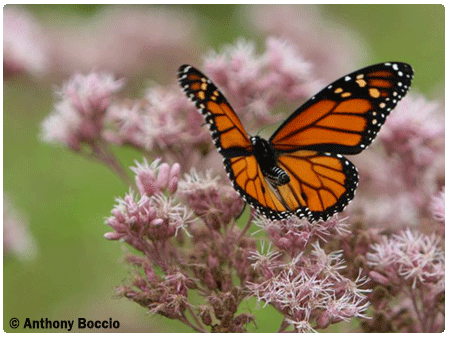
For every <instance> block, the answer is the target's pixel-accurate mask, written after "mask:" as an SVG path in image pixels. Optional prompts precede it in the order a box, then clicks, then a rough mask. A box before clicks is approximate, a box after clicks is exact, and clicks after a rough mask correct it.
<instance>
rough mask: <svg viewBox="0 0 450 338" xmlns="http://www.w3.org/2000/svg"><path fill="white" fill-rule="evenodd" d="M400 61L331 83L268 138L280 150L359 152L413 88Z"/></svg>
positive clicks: (407, 69) (408, 72) (408, 68)
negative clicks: (410, 88)
mask: <svg viewBox="0 0 450 338" xmlns="http://www.w3.org/2000/svg"><path fill="white" fill-rule="evenodd" d="M412 77H413V70H412V68H411V66H410V65H408V64H406V63H401V62H389V63H382V64H377V65H373V66H370V67H367V68H363V69H361V70H358V71H356V72H353V73H351V74H349V75H347V76H344V77H342V78H341V79H339V80H337V81H335V82H334V83H332V84H331V85H329V86H328V87H326V88H325V89H323V90H322V91H320V92H319V93H318V94H317V95H315V96H313V97H312V98H311V99H310V100H309V101H307V102H306V103H305V104H304V105H302V106H301V107H300V108H298V109H297V110H296V111H295V112H294V113H293V114H292V115H291V116H290V117H289V118H288V119H287V120H286V121H285V122H284V123H283V124H282V125H281V126H280V127H279V128H278V130H277V131H275V133H274V134H273V135H272V137H271V138H270V140H269V141H270V142H271V143H272V145H273V147H274V148H275V149H276V150H278V151H281V152H286V151H295V150H299V149H310V150H317V151H323V152H331V153H334V154H357V153H359V152H361V151H362V150H363V149H365V148H366V147H367V146H368V145H369V144H370V143H371V142H372V140H373V139H374V138H375V136H376V134H377V133H378V131H379V130H380V127H381V126H382V125H383V123H384V121H385V120H386V117H387V116H388V115H389V113H390V111H391V110H392V109H394V107H395V106H396V104H397V102H398V101H400V99H401V98H402V97H403V96H404V95H405V94H406V92H407V91H408V89H409V87H410V86H411V80H412Z"/></svg>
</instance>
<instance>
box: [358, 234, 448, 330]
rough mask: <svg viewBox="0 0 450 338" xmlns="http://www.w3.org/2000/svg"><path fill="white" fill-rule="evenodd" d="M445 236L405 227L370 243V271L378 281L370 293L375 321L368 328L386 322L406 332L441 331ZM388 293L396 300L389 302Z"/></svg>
mask: <svg viewBox="0 0 450 338" xmlns="http://www.w3.org/2000/svg"><path fill="white" fill-rule="evenodd" d="M442 245H443V243H442V239H441V238H440V237H439V236H437V235H435V234H432V235H430V236H426V235H423V234H421V233H419V232H417V231H412V230H409V229H407V230H405V231H402V232H400V233H399V234H398V235H396V234H394V235H392V236H390V237H386V236H383V237H382V239H381V241H380V242H379V243H376V244H373V245H371V247H370V252H368V253H367V255H366V256H367V264H368V266H369V267H370V268H371V269H372V271H370V273H369V275H370V277H371V278H372V279H373V280H374V281H375V282H376V283H377V284H378V286H379V288H378V291H377V293H374V294H373V295H372V296H371V300H372V303H373V308H374V310H375V314H374V319H376V322H375V320H374V321H367V322H366V323H365V325H366V328H367V329H369V328H372V327H373V326H374V325H386V327H388V326H389V327H390V329H391V330H393V331H394V330H395V331H400V332H401V331H407V332H442V330H443V327H444V303H443V300H444V292H445V289H444V288H445V283H444V277H445V262H444V250H443V247H442ZM382 293H386V294H388V295H389V296H390V297H392V298H394V299H396V300H397V302H392V303H390V304H388V303H386V298H387V297H386V296H383V297H381V294H382Z"/></svg>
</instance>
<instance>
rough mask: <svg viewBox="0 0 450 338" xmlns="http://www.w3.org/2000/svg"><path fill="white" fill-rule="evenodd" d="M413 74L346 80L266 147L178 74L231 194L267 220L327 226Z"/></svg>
mask: <svg viewBox="0 0 450 338" xmlns="http://www.w3.org/2000/svg"><path fill="white" fill-rule="evenodd" d="M413 74H414V72H413V69H412V67H411V66H410V65H409V64H406V63H402V62H386V63H380V64H376V65H372V66H369V67H366V68H363V69H360V70H358V71H355V72H353V73H350V74H348V75H346V76H344V77H342V78H340V79H338V80H337V81H335V82H333V83H332V84H330V85H329V86H327V87H325V88H324V89H322V90H321V91H320V92H319V93H317V94H316V95H314V96H313V97H312V98H310V99H309V100H308V101H306V102H305V103H304V104H303V105H302V106H300V107H299V108H298V109H297V110H295V111H294V112H293V113H292V115H291V116H289V117H288V118H287V119H286V120H285V121H284V122H283V123H282V124H281V125H280V127H279V128H278V129H277V130H276V131H275V132H274V133H273V134H272V136H271V137H270V138H269V139H268V140H266V139H264V138H262V137H260V136H250V135H248V134H247V132H246V131H245V129H244V126H243V125H242V123H241V121H240V120H239V117H238V116H237V115H236V113H235V112H234V110H233V108H232V107H231V105H230V104H229V103H228V101H227V99H226V98H225V97H224V96H223V94H222V93H221V92H220V91H219V90H218V89H217V87H216V86H215V85H214V84H213V83H212V82H211V80H210V79H208V78H207V77H206V76H205V75H204V74H202V73H201V72H200V71H198V70H197V69H195V68H194V67H192V66H189V65H183V66H181V67H180V68H179V70H178V80H179V82H180V85H181V87H182V88H183V90H184V91H185V93H186V95H187V96H188V97H189V98H190V99H191V100H192V101H193V102H194V103H195V105H196V107H197V109H198V110H199V111H200V112H201V113H202V114H203V116H204V118H205V120H206V122H207V124H208V125H209V129H210V131H211V135H212V138H213V141H214V144H215V146H216V147H217V150H218V151H219V153H220V154H221V155H222V156H223V162H224V166H225V169H226V172H227V174H228V177H229V178H230V180H231V182H232V184H233V186H234V188H235V189H236V191H237V192H238V193H239V194H240V195H241V196H242V197H243V199H244V200H245V201H246V202H247V203H248V204H250V205H251V206H252V207H253V208H254V209H256V210H257V211H258V212H259V213H260V214H262V215H264V216H266V217H267V218H269V219H272V220H275V219H285V218H288V217H291V216H293V215H296V216H298V217H299V218H302V217H307V218H308V220H309V221H311V222H312V221H318V220H323V221H325V220H327V219H328V218H329V217H331V216H332V215H334V214H335V213H337V212H340V211H342V210H343V209H344V208H345V206H347V204H348V203H349V202H350V201H351V200H352V199H353V197H354V194H355V190H356V187H357V185H358V171H357V169H356V167H355V166H354V165H353V164H352V163H351V162H350V161H349V160H348V159H347V158H345V157H344V156H343V154H348V155H353V154H358V153H359V152H361V151H362V150H364V149H365V148H366V147H367V146H368V145H369V144H370V143H371V142H372V140H373V139H374V138H375V136H376V135H377V133H378V131H379V130H380V128H381V126H382V125H383V123H384V122H385V120H386V117H387V116H388V115H389V113H390V112H391V110H392V109H394V107H395V106H396V104H397V103H398V101H399V100H400V99H401V98H403V97H404V96H405V94H406V92H407V91H408V89H409V88H410V86H411V80H412V78H413Z"/></svg>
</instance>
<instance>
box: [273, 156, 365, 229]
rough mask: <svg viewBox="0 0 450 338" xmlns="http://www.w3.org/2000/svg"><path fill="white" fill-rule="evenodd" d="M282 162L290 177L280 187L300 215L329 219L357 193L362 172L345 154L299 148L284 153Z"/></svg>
mask: <svg viewBox="0 0 450 338" xmlns="http://www.w3.org/2000/svg"><path fill="white" fill-rule="evenodd" d="M278 165H279V166H280V168H281V169H283V170H284V171H285V172H286V173H287V174H288V175H289V177H290V181H289V183H288V184H285V185H281V186H277V187H276V189H277V190H278V193H279V196H280V198H281V199H282V200H283V203H284V204H286V205H287V206H288V208H289V210H292V211H293V212H294V213H295V214H296V215H297V216H298V217H305V216H306V217H308V219H309V220H310V221H317V220H320V219H322V220H326V219H328V218H329V217H330V216H332V215H334V214H335V213H337V212H340V211H342V210H343V209H344V208H345V206H346V205H347V204H348V203H349V202H350V201H351V200H352V199H353V197H354V194H355V190H356V187H357V185H358V172H357V170H356V167H355V166H354V165H353V164H352V163H351V162H350V161H349V160H348V159H346V158H345V157H344V156H342V155H332V154H330V153H321V152H317V151H313V150H298V151H295V152H291V153H285V154H282V155H280V156H279V157H278Z"/></svg>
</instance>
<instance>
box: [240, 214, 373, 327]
mask: <svg viewBox="0 0 450 338" xmlns="http://www.w3.org/2000/svg"><path fill="white" fill-rule="evenodd" d="M258 224H259V225H260V226H262V227H263V228H264V229H265V230H266V231H267V233H268V235H269V238H270V240H271V242H270V243H271V244H274V246H275V248H276V249H274V250H271V249H270V246H269V248H268V249H267V251H266V252H262V253H260V252H255V253H254V254H253V256H252V257H251V259H252V260H253V261H254V262H253V268H254V269H255V270H256V271H257V275H258V276H259V280H258V281H257V282H252V283H250V282H249V283H248V288H249V291H250V294H252V295H254V296H256V297H257V299H258V300H260V301H263V302H264V303H265V304H266V305H268V304H270V305H272V306H273V307H275V308H276V309H277V310H278V311H279V312H281V313H282V314H283V315H284V321H283V323H282V325H281V327H280V331H286V329H287V327H288V326H289V325H292V326H293V330H294V332H312V331H315V330H316V329H319V328H321V329H323V328H326V327H327V326H328V325H330V324H334V323H337V322H340V321H348V320H350V319H351V318H354V317H366V314H365V313H366V310H367V308H368V306H369V302H368V301H367V297H366V295H365V293H367V292H370V290H369V289H365V288H364V289H363V288H361V286H363V285H364V284H365V283H366V282H367V281H368V279H367V276H363V275H362V274H361V271H360V274H359V275H358V276H357V278H356V279H355V280H350V279H349V278H347V277H345V274H344V271H345V268H346V264H345V261H344V260H343V258H342V256H343V253H342V251H332V252H330V253H327V252H325V250H324V249H323V248H321V246H320V244H319V242H318V239H319V238H322V239H327V238H329V237H330V233H331V232H334V231H337V232H339V231H342V230H343V229H345V228H346V224H345V223H344V221H343V220H338V219H337V218H333V219H332V220H329V221H327V222H317V223H315V224H313V225H312V224H309V223H307V221H301V222H300V224H299V222H298V220H295V219H290V220H289V221H276V222H271V221H267V220H264V219H262V218H261V219H260V220H259V221H258ZM332 230H333V231H332Z"/></svg>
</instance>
